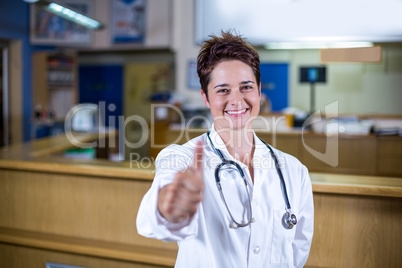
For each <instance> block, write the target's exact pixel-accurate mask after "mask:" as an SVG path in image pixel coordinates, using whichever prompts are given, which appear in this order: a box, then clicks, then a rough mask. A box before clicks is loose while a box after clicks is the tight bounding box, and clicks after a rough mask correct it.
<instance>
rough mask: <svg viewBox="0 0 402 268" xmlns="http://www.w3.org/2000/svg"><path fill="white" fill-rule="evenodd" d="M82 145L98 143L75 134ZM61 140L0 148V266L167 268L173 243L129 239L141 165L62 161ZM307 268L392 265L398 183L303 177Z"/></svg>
mask: <svg viewBox="0 0 402 268" xmlns="http://www.w3.org/2000/svg"><path fill="white" fill-rule="evenodd" d="M77 139H78V140H79V141H81V142H89V141H92V140H97V139H98V137H97V136H96V135H91V134H81V135H79V136H77ZM70 147H73V145H72V144H71V143H70V142H69V141H68V140H67V138H66V137H65V136H58V137H53V138H46V139H41V140H36V141H33V142H31V143H26V144H19V145H14V146H10V147H7V148H3V149H2V150H0V263H2V265H4V267H10V268H14V267H34V268H35V267H38V268H39V267H41V268H43V267H46V265H45V264H46V262H51V263H62V264H69V265H75V266H81V267H97V268H102V267H105V268H106V267H108V268H109V267H114V268H115V267H117V268H126V267H173V265H174V262H175V257H176V252H177V245H176V244H175V243H164V242H161V241H157V240H153V239H147V238H144V237H141V236H140V235H138V234H137V230H136V224H135V220H136V215H137V211H138V207H139V204H140V201H141V199H142V197H143V195H144V194H145V192H146V191H147V190H148V188H149V187H150V185H151V183H152V180H153V176H154V173H153V169H154V165H153V163H150V162H145V161H141V162H111V161H107V160H100V159H97V160H79V159H67V158H65V157H63V155H62V154H60V152H61V151H63V150H65V149H67V148H70ZM311 180H312V183H313V191H314V202H315V233H314V239H313V244H312V249H311V254H310V257H309V260H308V263H307V266H309V267H401V265H402V263H401V257H400V252H401V251H402V245H401V242H400V241H402V231H401V228H400V219H401V218H402V217H401V216H402V206H401V205H402V179H401V178H397V177H393V178H392V177H378V176H377V177H375V176H361V175H339V174H326V173H311Z"/></svg>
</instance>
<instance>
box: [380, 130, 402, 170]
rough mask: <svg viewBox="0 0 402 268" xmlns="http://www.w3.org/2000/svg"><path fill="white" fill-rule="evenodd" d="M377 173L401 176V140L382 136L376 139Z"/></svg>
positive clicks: (395, 137)
mask: <svg viewBox="0 0 402 268" xmlns="http://www.w3.org/2000/svg"><path fill="white" fill-rule="evenodd" d="M377 169H378V172H379V173H380V174H382V175H389V176H401V174H402V138H401V137H397V136H389V137H387V136H384V137H379V138H378V162H377Z"/></svg>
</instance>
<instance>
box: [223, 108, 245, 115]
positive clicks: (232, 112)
mask: <svg viewBox="0 0 402 268" xmlns="http://www.w3.org/2000/svg"><path fill="white" fill-rule="evenodd" d="M246 111H247V109H242V110H231V111H226V113H227V114H228V115H232V116H238V115H242V114H244V113H245V112H246Z"/></svg>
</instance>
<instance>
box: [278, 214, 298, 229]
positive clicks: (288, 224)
mask: <svg viewBox="0 0 402 268" xmlns="http://www.w3.org/2000/svg"><path fill="white" fill-rule="evenodd" d="M296 223H297V218H296V215H295V214H291V213H290V212H289V211H286V212H285V214H283V217H282V224H283V226H284V227H285V228H286V229H292V228H293V226H295V225H296Z"/></svg>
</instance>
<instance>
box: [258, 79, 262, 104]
mask: <svg viewBox="0 0 402 268" xmlns="http://www.w3.org/2000/svg"><path fill="white" fill-rule="evenodd" d="M258 92H259V94H260V100H261V82H260V85H259V86H258Z"/></svg>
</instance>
